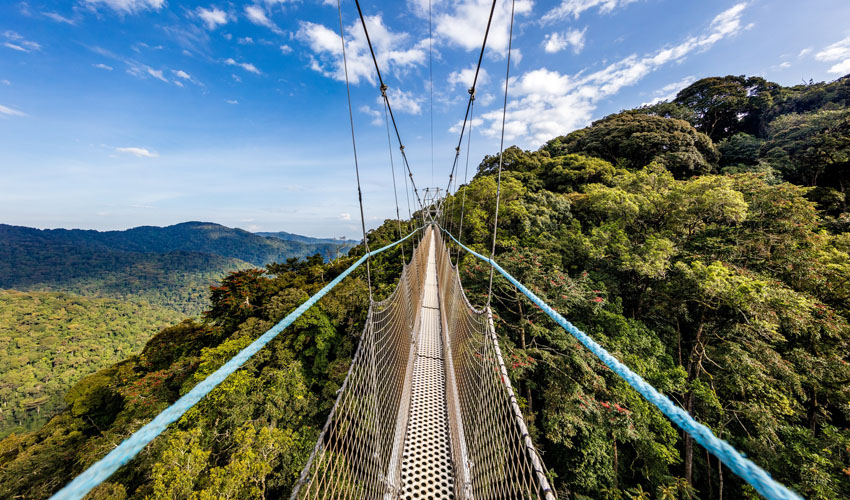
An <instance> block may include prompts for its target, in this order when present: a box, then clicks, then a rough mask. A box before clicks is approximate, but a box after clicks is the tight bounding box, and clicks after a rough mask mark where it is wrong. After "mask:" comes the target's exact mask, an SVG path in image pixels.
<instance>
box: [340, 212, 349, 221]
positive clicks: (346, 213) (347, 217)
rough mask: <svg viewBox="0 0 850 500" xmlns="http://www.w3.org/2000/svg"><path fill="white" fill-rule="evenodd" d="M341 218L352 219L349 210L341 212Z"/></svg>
mask: <svg viewBox="0 0 850 500" xmlns="http://www.w3.org/2000/svg"><path fill="white" fill-rule="evenodd" d="M339 220H351V214H350V213H348V212H343V213H341V214H339Z"/></svg>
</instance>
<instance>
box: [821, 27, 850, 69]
mask: <svg viewBox="0 0 850 500" xmlns="http://www.w3.org/2000/svg"><path fill="white" fill-rule="evenodd" d="M815 59H817V60H818V61H822V62H835V61H838V62H836V63H835V64H833V65H832V67H830V68H829V69H828V70H827V71H829V72H830V73H838V74H841V75H843V74H846V73H850V36H848V37H847V38H845V39H843V40H839V41H837V42H835V43H833V44H832V45H829V46H827V47H825V48H824V49H823V50H821V51H820V52H818V53H817V54H815Z"/></svg>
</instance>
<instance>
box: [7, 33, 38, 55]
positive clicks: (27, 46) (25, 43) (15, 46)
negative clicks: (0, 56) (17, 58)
mask: <svg viewBox="0 0 850 500" xmlns="http://www.w3.org/2000/svg"><path fill="white" fill-rule="evenodd" d="M3 37H4V38H6V40H8V41H7V42H5V43H3V45H4V46H5V47H6V48H9V49H12V50H17V51H18V52H33V51H35V50H41V44H39V43H36V42H31V41H29V40H27V39H25V38H24V37H22V36H21V35H19V34H18V33H16V32H14V31H4V32H3Z"/></svg>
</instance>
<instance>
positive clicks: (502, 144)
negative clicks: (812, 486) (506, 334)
mask: <svg viewBox="0 0 850 500" xmlns="http://www.w3.org/2000/svg"><path fill="white" fill-rule="evenodd" d="M515 3H516V0H511V27H510V30H509V31H508V64H507V69H506V70H505V102H504V105H503V107H502V137H501V139H500V140H499V173H498V176H497V177H496V213H495V216H494V220H493V245H492V247H490V286H489V287H488V288H487V307H490V301H491V299H492V298H493V271H494V268H493V259H494V258H495V257H496V232H497V231H498V230H499V198H500V197H501V194H502V156H503V155H504V154H505V118H506V116H507V114H508V84H509V83H510V76H511V46H512V44H513V36H514V5H515Z"/></svg>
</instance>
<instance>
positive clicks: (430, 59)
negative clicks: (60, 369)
mask: <svg viewBox="0 0 850 500" xmlns="http://www.w3.org/2000/svg"><path fill="white" fill-rule="evenodd" d="M433 39H434V35H433V31H432V29H431V0H428V87H429V89H430V90H431V103H430V104H431V113H430V114H431V185H432V186H433V185H434V62H433V59H434V56H433V53H432V50H431V47H432V44H433V41H434V40H433Z"/></svg>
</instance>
